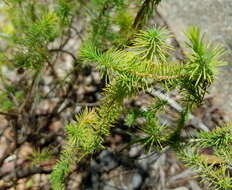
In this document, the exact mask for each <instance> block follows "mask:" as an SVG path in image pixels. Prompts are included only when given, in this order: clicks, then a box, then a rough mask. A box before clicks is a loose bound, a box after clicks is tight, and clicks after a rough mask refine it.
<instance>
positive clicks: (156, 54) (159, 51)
mask: <svg viewBox="0 0 232 190" xmlns="http://www.w3.org/2000/svg"><path fill="white" fill-rule="evenodd" d="M169 38H170V34H169V32H168V31H167V30H166V29H165V28H160V27H156V28H150V29H147V30H146V31H141V32H140V33H138V34H137V36H136V38H135V39H134V40H133V43H134V49H135V50H136V53H137V54H138V56H141V58H142V59H147V60H152V61H154V62H157V63H159V62H161V63H165V62H166V57H167V55H168V51H169V50H170V49H171V46H170V45H168V44H167V39H169Z"/></svg>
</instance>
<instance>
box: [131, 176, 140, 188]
mask: <svg viewBox="0 0 232 190" xmlns="http://www.w3.org/2000/svg"><path fill="white" fill-rule="evenodd" d="M142 182H143V178H142V176H141V175H139V174H138V173H136V174H134V175H133V177H132V187H133V189H139V188H140V186H141V184H142Z"/></svg>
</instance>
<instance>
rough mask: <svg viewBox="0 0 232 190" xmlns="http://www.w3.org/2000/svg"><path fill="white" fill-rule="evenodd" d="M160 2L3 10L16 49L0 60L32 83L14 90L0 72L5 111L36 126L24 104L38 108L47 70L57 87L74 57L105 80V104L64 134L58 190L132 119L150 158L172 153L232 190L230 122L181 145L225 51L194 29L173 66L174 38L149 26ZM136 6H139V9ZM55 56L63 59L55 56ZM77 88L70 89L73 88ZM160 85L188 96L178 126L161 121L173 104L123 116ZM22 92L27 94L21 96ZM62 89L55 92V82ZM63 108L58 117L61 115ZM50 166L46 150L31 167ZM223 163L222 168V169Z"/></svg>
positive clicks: (63, 3) (28, 2)
mask: <svg viewBox="0 0 232 190" xmlns="http://www.w3.org/2000/svg"><path fill="white" fill-rule="evenodd" d="M160 1H161V0H144V1H137V2H133V1H126V0H112V1H109V0H90V1H74V0H58V1H48V2H47V1H46V3H45V2H44V1H34V0H9V1H6V3H5V4H4V11H5V12H6V13H7V19H8V23H7V25H6V26H5V29H2V30H1V32H4V31H6V33H5V34H6V35H1V36H4V40H7V41H8V44H7V48H6V53H5V52H4V53H3V54H1V55H0V61H1V66H5V67H7V68H8V69H18V70H17V71H18V72H25V71H26V72H25V73H27V72H28V71H29V73H30V75H31V76H30V77H28V78H26V80H25V81H24V83H20V84H21V85H19V86H18V87H14V86H12V85H8V83H10V82H9V80H8V78H7V76H6V75H7V74H3V73H2V74H1V79H2V81H3V82H2V84H1V88H2V91H1V93H0V109H1V111H4V112H3V114H5V115H8V116H12V114H10V112H11V111H14V110H18V112H20V114H21V112H22V115H23V116H24V115H26V114H25V113H27V112H29V116H30V117H29V118H31V117H33V118H34V115H33V113H34V111H35V110H33V109H31V110H30V109H29V111H28V109H27V108H26V106H25V105H27V104H28V103H31V102H33V101H34V100H32V99H33V97H34V96H36V93H38V91H37V90H38V89H39V85H40V82H41V80H40V79H41V78H42V77H41V75H42V76H43V74H44V73H43V71H44V70H46V72H47V70H48V72H49V71H51V73H53V74H54V78H56V79H57V81H56V82H54V83H59V82H60V81H59V80H60V79H59V76H58V75H57V74H56V72H55V69H54V67H53V66H54V65H53V64H55V62H56V61H54V60H56V59H57V58H58V57H59V55H60V54H63V53H66V54H67V55H69V56H71V57H72V58H73V59H74V64H73V65H74V66H73V70H75V71H76V63H77V60H78V62H80V68H81V64H82V63H87V64H90V65H92V66H95V67H96V69H97V70H99V71H100V73H101V77H102V78H106V81H105V82H106V83H105V88H104V89H103V92H102V96H103V97H104V98H102V100H101V101H100V106H99V107H97V108H92V109H85V110H84V111H83V112H82V113H80V114H79V115H77V116H76V117H75V119H74V120H73V121H71V122H70V123H69V124H68V125H67V126H66V128H65V129H66V135H67V138H66V141H65V145H64V146H63V148H62V151H61V154H60V158H59V161H58V162H57V164H56V165H55V167H54V169H53V172H52V174H51V176H50V180H51V185H52V188H53V189H54V190H64V189H65V186H64V180H65V178H66V177H67V176H68V174H69V172H70V171H71V170H72V169H73V166H74V165H75V164H76V163H77V162H79V161H81V159H82V158H83V157H85V156H87V155H89V154H92V153H93V152H95V151H98V150H99V149H102V148H104V147H103V143H104V137H105V136H107V135H109V134H110V130H111V128H112V127H114V126H115V124H116V123H117V120H118V119H119V117H120V116H121V115H122V114H124V113H127V117H126V119H125V121H126V124H127V125H128V126H130V127H131V128H132V127H133V130H134V131H135V133H134V134H133V136H132V138H134V139H133V140H135V142H139V143H141V144H142V145H143V146H144V147H145V148H146V149H147V150H148V151H151V150H152V149H153V148H155V149H156V150H158V151H162V150H163V148H164V147H167V146H169V147H172V148H174V150H176V151H177V152H178V153H179V156H180V158H181V159H182V160H183V161H184V162H185V163H186V164H188V165H189V166H190V167H193V168H196V170H197V172H199V174H200V176H201V177H202V178H203V179H205V180H207V181H208V182H209V183H210V184H211V185H213V186H214V187H215V188H218V189H220V188H224V189H231V178H230V176H229V174H228V167H230V166H231V162H232V160H231V157H232V150H231V143H232V142H231V141H232V135H231V130H232V129H231V124H228V125H226V126H223V127H218V128H216V129H215V130H213V131H212V132H200V133H199V134H198V135H197V136H196V137H195V138H191V139H184V140H183V139H182V138H181V136H180V134H181V131H182V129H183V128H184V126H185V122H186V120H187V119H188V114H189V113H190V112H191V111H192V109H193V107H194V106H197V105H198V104H200V103H202V101H203V98H204V95H205V94H206V93H207V90H208V88H209V87H210V85H211V84H212V83H213V81H214V79H215V77H216V75H217V70H218V67H219V66H221V65H223V64H224V62H223V61H221V57H222V56H223V54H224V50H223V49H222V48H221V47H220V46H218V45H216V46H215V45H212V44H211V43H209V42H207V41H206V40H205V38H203V36H204V35H202V34H201V32H200V30H199V29H198V28H197V27H190V28H189V30H188V31H187V32H186V37H187V42H186V45H187V52H185V55H184V57H186V60H185V61H184V63H179V62H178V61H170V60H175V59H172V57H171V56H172V54H171V53H172V52H171V51H172V49H174V47H172V45H171V43H170V38H171V37H172V36H171V35H170V32H168V30H167V29H166V28H163V27H158V26H155V27H152V28H144V27H143V26H144V24H145V23H147V21H148V19H149V17H150V16H151V15H152V13H153V10H155V7H156V6H157V5H158V4H159V3H160ZM131 4H132V5H133V6H134V5H136V6H137V7H136V8H135V9H132V8H131V7H133V6H130V5H131ZM134 11H137V12H136V14H134ZM79 13H80V14H79ZM76 15H78V16H80V17H75V16H76ZM83 16H87V18H86V19H85V20H84V22H85V24H84V25H85V26H84V29H85V30H84V31H85V32H87V34H86V35H83V36H81V37H80V33H78V31H79V28H78V29H76V28H75V27H74V26H73V25H72V24H73V22H74V21H75V20H78V19H80V18H81V19H82V17H83ZM74 33H78V34H77V35H79V37H80V39H81V40H80V41H83V42H82V44H81V49H80V51H79V52H78V57H76V55H74V54H73V53H71V52H69V51H67V50H66V49H65V48H64V47H66V44H67V43H68V41H69V40H70V39H72V35H73V34H74ZM54 47H55V48H54ZM52 48H54V49H52ZM56 51H57V52H58V53H57V54H56V56H54V52H56ZM53 61H54V62H53ZM31 71H32V72H31ZM71 75H72V77H73V78H74V79H76V77H78V76H77V75H76V73H75V74H71ZM40 77H41V78H40ZM68 77H69V76H67V78H68ZM70 78H71V77H70ZM22 80H24V78H23V79H22ZM27 80H28V81H29V82H28V81H27ZM66 82H67V81H65V82H64V83H62V85H65V84H66ZM59 84H61V83H59ZM28 85H30V86H28ZM70 86H75V85H73V84H70ZM70 86H68V88H67V91H69V90H70V89H71V90H70V91H72V90H73V89H72V87H70ZM154 86H156V87H157V86H159V87H160V88H161V89H163V90H164V91H170V90H171V89H176V90H177V92H179V93H180V95H181V100H183V101H182V102H183V104H182V106H183V110H182V112H181V114H180V119H179V122H178V123H177V124H176V123H173V124H171V126H169V125H167V124H163V122H161V121H160V120H159V117H158V115H159V113H161V112H163V111H164V110H165V108H164V106H165V105H166V104H167V102H166V101H162V100H154V102H153V104H152V105H151V106H149V108H147V110H143V111H141V110H130V111H129V112H128V110H125V108H124V100H125V99H127V98H130V97H133V96H136V95H137V94H138V93H139V92H143V93H146V92H147V91H149V89H151V88H153V87H154ZM21 87H23V88H25V89H19V88H21ZM54 88H57V86H56V84H55V87H54ZM36 89H37V90H36ZM64 89H65V90H64ZM64 89H63V86H62V93H59V94H64V92H65V91H66V88H65V87H64ZM59 92H60V91H59ZM66 95H67V96H65V98H64V101H65V100H66V98H69V97H70V94H69V92H68V93H67V94H66ZM40 98H41V97H39V98H38V99H40ZM59 98H60V97H59ZM62 98H63V97H62ZM41 99H42V98H41ZM18 104H19V105H18ZM34 105H36V104H32V107H33V106H34ZM58 106H59V105H58ZM17 107H19V108H18V109H17ZM56 108H57V106H56ZM57 110H59V109H57ZM57 110H56V109H55V111H54V113H52V114H54V115H57V114H58V115H59V111H57ZM5 112H7V113H5ZM8 112H9V113H8ZM30 114H32V115H30ZM52 114H51V115H52ZM13 116H14V117H15V115H14V114H13ZM138 118H142V119H143V121H144V122H143V123H142V125H141V124H139V122H137V119H138ZM14 119H15V118H14ZM49 119H50V116H49ZM192 141H193V142H194V143H192ZM208 147H212V148H213V150H214V153H215V156H216V158H218V159H216V161H215V162H213V163H212V162H209V159H208V158H206V157H205V156H203V155H201V154H200V150H201V149H202V148H208ZM50 158H51V157H50V154H49V151H48V150H47V149H43V150H42V151H35V152H34V153H33V155H32V160H33V164H38V163H39V162H41V161H43V160H47V159H50ZM213 158H214V157H213ZM216 162H217V163H216ZM215 163H216V164H218V166H219V167H215ZM222 176H223V177H222Z"/></svg>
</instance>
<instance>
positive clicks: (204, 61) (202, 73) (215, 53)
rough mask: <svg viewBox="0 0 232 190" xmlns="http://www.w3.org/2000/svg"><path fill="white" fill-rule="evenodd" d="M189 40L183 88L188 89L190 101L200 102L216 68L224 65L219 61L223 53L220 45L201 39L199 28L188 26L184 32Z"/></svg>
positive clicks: (214, 74) (212, 79)
mask: <svg viewBox="0 0 232 190" xmlns="http://www.w3.org/2000/svg"><path fill="white" fill-rule="evenodd" d="M186 36H187V38H188V40H189V42H187V43H186V44H187V47H188V48H189V50H190V52H189V53H188V54H187V56H188V59H189V62H188V64H186V67H185V72H184V74H187V75H189V76H188V77H187V78H185V79H184V80H183V82H182V85H183V88H185V89H186V90H187V91H189V94H190V96H189V97H188V98H189V99H190V101H196V102H198V103H199V102H201V101H202V100H203V97H204V95H205V93H206V91H207V88H208V87H209V86H210V85H211V84H212V82H213V81H214V78H215V76H216V74H217V68H218V67H219V66H221V65H224V64H225V62H223V61H220V58H221V57H222V56H223V54H224V50H223V49H222V47H221V46H219V45H217V46H213V45H211V44H210V43H208V42H207V41H205V40H204V39H203V36H202V35H201V34H200V30H199V29H198V28H196V27H190V28H189V30H188V31H187V33H186Z"/></svg>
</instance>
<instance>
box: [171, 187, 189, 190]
mask: <svg viewBox="0 0 232 190" xmlns="http://www.w3.org/2000/svg"><path fill="white" fill-rule="evenodd" d="M174 190H189V189H188V188H187V187H178V188H175V189H174Z"/></svg>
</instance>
